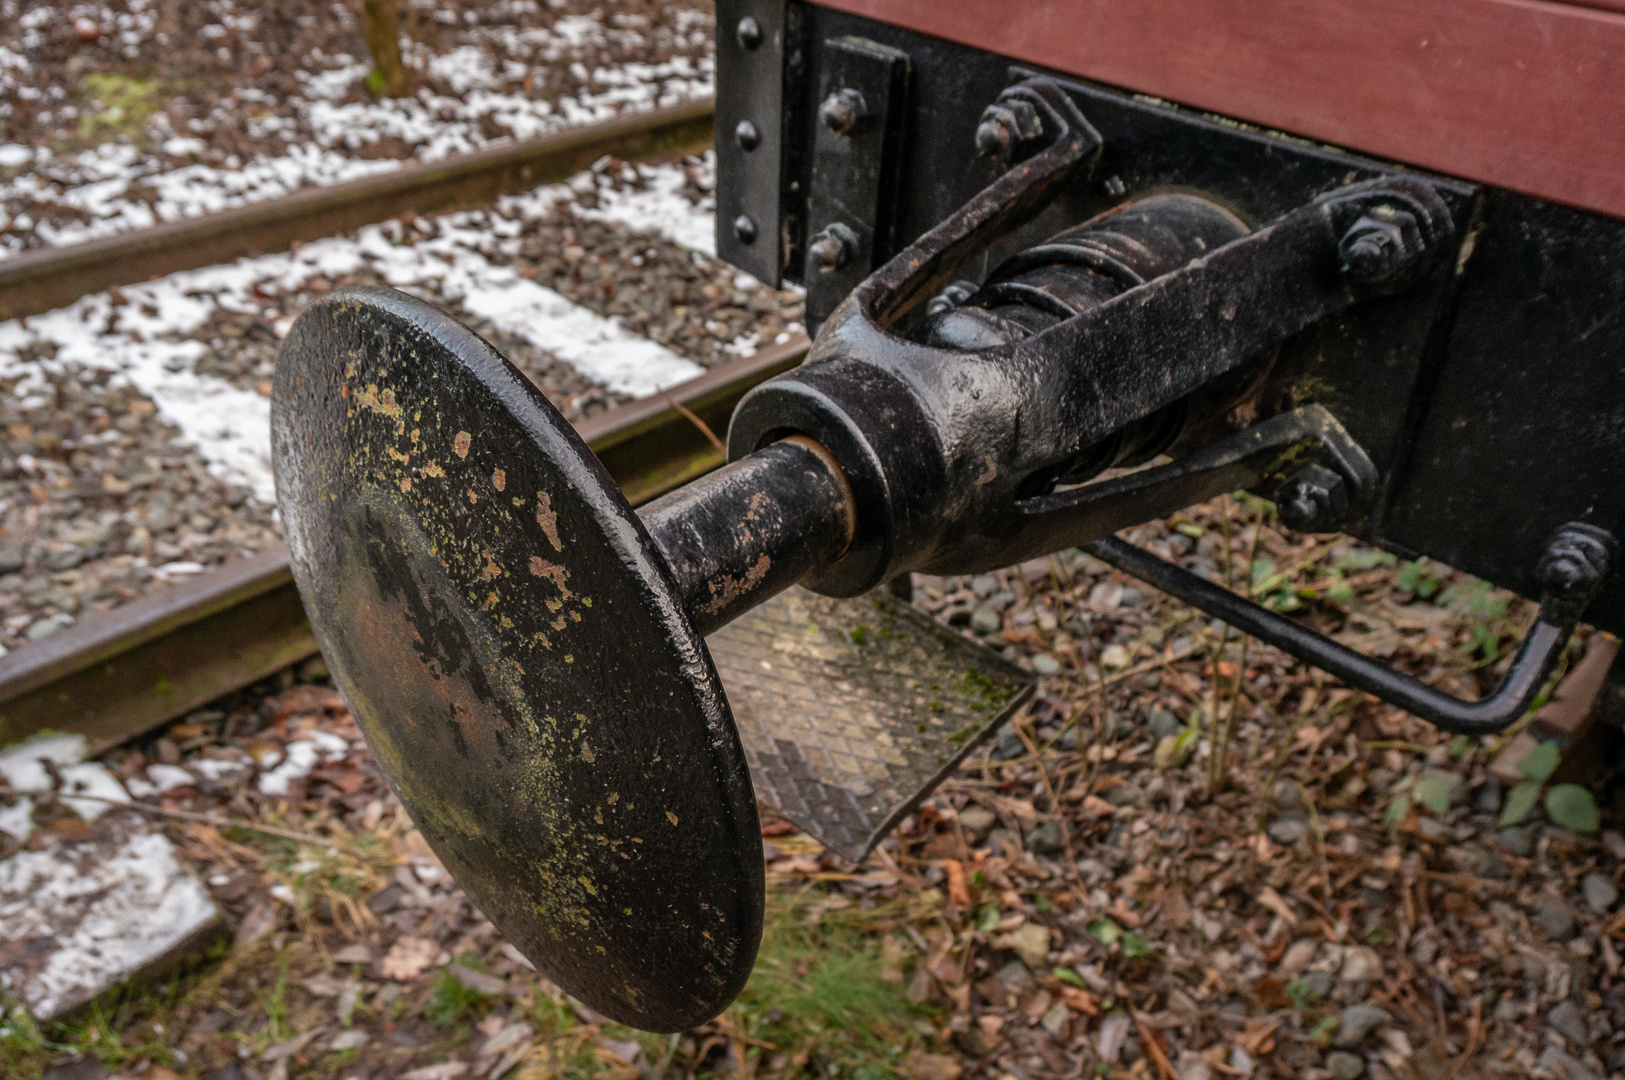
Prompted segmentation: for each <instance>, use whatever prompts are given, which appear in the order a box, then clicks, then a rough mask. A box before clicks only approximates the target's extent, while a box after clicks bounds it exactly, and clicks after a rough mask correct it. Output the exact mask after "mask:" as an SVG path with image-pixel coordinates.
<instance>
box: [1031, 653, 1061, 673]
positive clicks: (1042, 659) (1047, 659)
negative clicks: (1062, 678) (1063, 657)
mask: <svg viewBox="0 0 1625 1080" xmlns="http://www.w3.org/2000/svg"><path fill="white" fill-rule="evenodd" d="M1033 670H1034V671H1036V672H1038V674H1040V675H1043V676H1046V677H1048V678H1053V677H1055V676H1056V675H1059V674H1060V673H1061V662H1060V661H1059V660H1057V659H1055V657H1053V656H1051V655H1049V654H1048V653H1039V654H1038V655H1037V656H1035V657H1033Z"/></svg>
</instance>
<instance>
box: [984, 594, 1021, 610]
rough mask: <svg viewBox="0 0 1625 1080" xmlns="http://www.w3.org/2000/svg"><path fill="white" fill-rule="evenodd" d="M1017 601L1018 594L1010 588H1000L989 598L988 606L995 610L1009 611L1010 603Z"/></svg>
mask: <svg viewBox="0 0 1625 1080" xmlns="http://www.w3.org/2000/svg"><path fill="white" fill-rule="evenodd" d="M1015 602H1016V594H1015V593H1013V592H1011V591H1010V590H1009V589H1000V590H999V591H998V592H996V593H994V594H993V595H992V596H990V597H988V598H987V606H988V607H990V608H992V609H993V610H994V611H1008V610H1009V609H1010V605H1012V604H1014V603H1015Z"/></svg>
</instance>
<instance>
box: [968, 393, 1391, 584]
mask: <svg viewBox="0 0 1625 1080" xmlns="http://www.w3.org/2000/svg"><path fill="white" fill-rule="evenodd" d="M1312 468H1319V469H1327V470H1330V471H1332V472H1333V473H1334V474H1335V475H1336V476H1337V478H1338V479H1339V480H1340V481H1341V482H1342V483H1343V484H1344V485H1346V487H1347V489H1348V490H1349V491H1350V492H1352V493H1353V495H1352V498H1351V499H1350V504H1349V509H1350V510H1351V511H1352V510H1356V509H1357V508H1358V506H1359V505H1360V504H1361V503H1362V502H1363V501H1364V500H1365V499H1367V498H1369V497H1370V496H1371V495H1372V494H1373V493H1374V492H1375V490H1376V486H1377V470H1376V467H1375V466H1374V465H1372V464H1371V459H1370V458H1369V457H1367V456H1366V453H1365V450H1364V449H1362V448H1361V447H1360V445H1359V444H1358V443H1357V442H1355V441H1354V440H1353V439H1352V438H1350V437H1349V434H1348V432H1347V431H1345V430H1344V429H1343V425H1342V424H1340V423H1338V422H1337V418H1336V417H1334V416H1333V415H1332V414H1331V413H1330V412H1329V411H1327V410H1326V409H1325V408H1324V407H1322V406H1320V405H1305V406H1302V407H1301V408H1297V409H1293V410H1292V411H1291V412H1287V413H1282V414H1281V415H1279V416H1273V417H1271V418H1270V419H1268V420H1265V421H1264V422H1262V423H1260V424H1256V425H1254V426H1253V427H1250V428H1248V429H1246V430H1245V431H1241V432H1238V433H1236V434H1235V435H1232V436H1231V437H1230V438H1228V439H1224V440H1221V441H1220V442H1217V443H1214V444H1213V445H1211V446H1207V447H1203V448H1202V449H1201V450H1197V451H1195V452H1193V453H1190V454H1186V455H1184V456H1182V457H1181V458H1179V459H1178V460H1177V461H1173V462H1170V463H1169V464H1166V465H1157V466H1153V467H1152V468H1148V469H1141V470H1139V471H1137V472H1131V473H1128V474H1127V475H1124V476H1118V477H1115V478H1113V479H1110V480H1101V481H1097V482H1095V483H1090V484H1083V485H1080V486H1078V487H1073V488H1067V489H1064V490H1061V491H1056V492H1054V493H1052V494H1049V495H1041V496H1037V497H1035V498H1030V499H1023V500H1021V501H1020V502H1018V503H1016V514H1017V517H1018V520H1019V526H1018V528H1017V530H1016V537H1017V541H1016V544H1014V545H1013V546H1012V547H1010V548H1007V549H1005V550H1004V551H1001V552H1000V553H999V554H998V555H996V556H994V557H992V558H991V559H990V560H989V561H988V564H987V566H986V567H978V569H991V568H993V567H996V566H1008V565H1011V564H1013V563H1017V562H1022V561H1024V560H1026V559H1030V558H1034V557H1035V556H1038V555H1042V554H1046V553H1048V552H1051V551H1058V550H1060V549H1061V548H1064V547H1068V546H1071V545H1074V544H1077V543H1080V542H1082V541H1083V540H1084V539H1093V538H1096V537H1100V536H1109V535H1110V534H1112V533H1114V532H1117V531H1118V530H1119V529H1126V528H1128V527H1129V526H1131V525H1138V524H1140V523H1141V522H1143V521H1150V520H1152V519H1153V518H1160V517H1166V516H1167V515H1169V514H1171V513H1173V512H1174V511H1175V510H1179V509H1182V508H1183V507H1186V506H1191V505H1193V504H1195V503H1199V502H1205V501H1207V500H1208V499H1214V498H1218V497H1219V496H1220V495H1223V494H1226V493H1228V492H1231V491H1236V490H1239V489H1241V488H1246V489H1247V490H1249V491H1252V492H1255V493H1256V494H1259V495H1262V496H1264V497H1266V498H1270V497H1274V496H1275V494H1276V492H1278V491H1280V490H1282V489H1284V488H1286V487H1287V486H1288V485H1289V484H1291V483H1292V482H1293V480H1294V479H1295V478H1296V477H1298V476H1300V475H1301V474H1302V473H1303V472H1304V471H1305V470H1307V469H1312Z"/></svg>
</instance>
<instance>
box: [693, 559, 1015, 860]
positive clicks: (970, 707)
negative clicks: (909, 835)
mask: <svg viewBox="0 0 1625 1080" xmlns="http://www.w3.org/2000/svg"><path fill="white" fill-rule="evenodd" d="M706 642H707V645H708V646H709V647H710V651H711V658H712V660H713V661H714V662H715V664H716V667H717V673H718V674H719V675H720V676H721V678H722V685H723V688H724V689H725V690H726V691H727V695H728V703H729V705H730V706H731V707H732V710H733V716H734V722H735V724H736V726H737V727H738V730H739V738H740V741H741V743H743V745H744V749H745V759H746V761H747V762H748V764H749V766H750V774H751V782H752V784H753V785H754V786H755V789H756V798H757V801H758V802H759V803H760V804H762V805H765V806H768V807H770V808H772V809H773V810H775V811H776V812H778V813H779V814H781V815H783V816H784V817H786V818H788V819H789V820H791V821H793V822H794V823H795V824H797V825H799V826H800V827H801V828H802V829H803V830H805V831H806V832H807V833H809V834H810V835H812V836H813V837H814V838H815V839H817V840H818V841H819V842H820V843H822V844H823V845H824V846H825V847H826V848H828V849H830V850H831V851H834V852H835V853H836V854H838V855H840V856H841V857H843V858H845V859H848V860H850V861H852V862H854V863H858V862H862V861H863V859H864V857H865V856H867V855H868V854H869V852H870V851H871V850H872V849H873V848H874V846H875V845H876V844H878V843H879V842H880V841H881V839H882V838H883V837H884V836H885V835H886V834H887V833H888V832H890V831H891V830H892V829H893V828H894V827H895V826H896V825H897V823H898V822H899V821H901V820H902V819H903V818H904V817H905V816H906V815H907V814H908V813H909V812H910V811H911V810H913V809H914V807H915V806H917V805H918V804H919V802H920V800H922V799H924V798H925V797H926V796H927V795H929V794H930V793H931V792H932V791H933V790H934V789H935V788H936V787H937V785H938V784H940V783H941V782H942V781H943V780H944V779H945V778H946V777H947V776H948V775H949V774H950V773H952V772H953V771H954V769H955V768H957V767H958V765H959V763H960V762H961V761H963V760H964V758H965V756H966V755H967V754H969V753H970V752H971V751H972V750H973V749H975V748H976V746H977V745H978V744H979V743H981V742H982V741H983V740H984V739H985V738H986V737H987V736H988V734H989V733H991V732H992V731H994V730H995V729H996V728H997V727H998V726H999V725H1000V724H1001V723H1003V722H1004V721H1005V720H1007V719H1008V718H1009V717H1010V716H1011V715H1012V714H1013V713H1015V711H1016V710H1017V709H1019V708H1020V707H1021V706H1022V705H1023V704H1025V703H1026V701H1027V700H1028V699H1029V698H1030V697H1031V696H1032V694H1033V689H1034V686H1035V685H1036V676H1035V675H1034V674H1033V673H1032V672H1030V671H1024V670H1022V669H1021V668H1020V667H1017V666H1016V665H1015V664H1012V663H1010V662H1009V661H1008V660H1006V659H1004V658H1003V657H1002V656H1000V655H999V654H998V653H995V652H994V651H993V650H991V649H989V648H988V647H987V646H985V645H981V644H978V643H976V642H973V641H970V640H968V639H966V638H964V637H962V636H960V635H959V634H958V633H957V632H955V631H953V630H950V629H948V628H947V627H945V626H943V625H941V624H939V623H937V622H936V621H934V620H932V619H931V618H929V617H928V616H926V615H923V614H921V613H920V612H918V611H916V610H914V609H913V608H911V607H909V606H908V605H906V604H902V603H900V602H898V601H897V600H896V599H895V598H893V597H891V596H890V595H888V594H886V593H885V592H884V591H876V592H871V593H868V594H865V595H863V596H858V597H853V598H851V599H847V600H837V599H834V598H831V597H827V596H820V595H818V594H817V593H813V592H809V591H807V590H805V589H801V588H795V589H791V590H790V591H788V592H785V593H781V594H780V595H778V596H776V597H774V598H773V599H772V600H769V601H768V602H767V603H765V604H762V605H761V606H760V607H757V608H755V609H753V610H752V611H749V612H747V613H746V614H744V615H742V616H740V617H739V618H738V619H737V620H735V621H734V622H732V623H729V624H728V625H727V626H725V627H723V628H722V629H721V630H718V631H716V632H715V633H713V634H711V636H710V637H709V638H707V639H706Z"/></svg>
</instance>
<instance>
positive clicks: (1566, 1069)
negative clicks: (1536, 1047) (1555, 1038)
mask: <svg viewBox="0 0 1625 1080" xmlns="http://www.w3.org/2000/svg"><path fill="white" fill-rule="evenodd" d="M1539 1064H1540V1067H1541V1068H1542V1069H1545V1070H1546V1073H1547V1075H1549V1076H1566V1077H1568V1078H1569V1080H1601V1078H1600V1077H1598V1076H1597V1074H1596V1073H1594V1072H1592V1071H1591V1070H1590V1069H1588V1068H1586V1067H1585V1066H1584V1065H1583V1064H1581V1063H1580V1062H1579V1061H1578V1060H1577V1059H1575V1058H1574V1057H1571V1056H1570V1055H1568V1054H1565V1053H1564V1052H1563V1051H1561V1050H1559V1049H1558V1048H1557V1047H1555V1046H1548V1047H1547V1048H1546V1049H1545V1051H1544V1052H1542V1053H1541V1055H1540V1062H1539Z"/></svg>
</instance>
